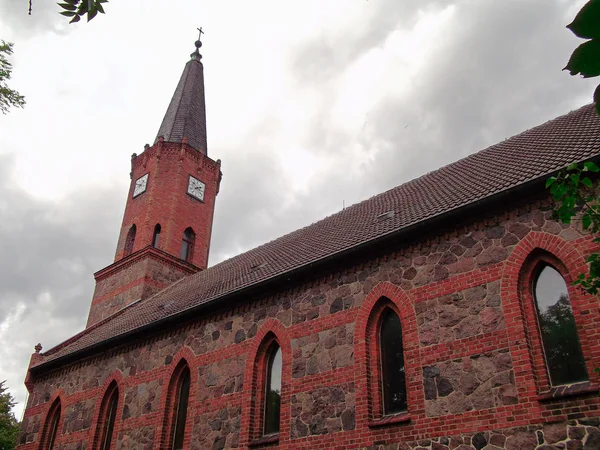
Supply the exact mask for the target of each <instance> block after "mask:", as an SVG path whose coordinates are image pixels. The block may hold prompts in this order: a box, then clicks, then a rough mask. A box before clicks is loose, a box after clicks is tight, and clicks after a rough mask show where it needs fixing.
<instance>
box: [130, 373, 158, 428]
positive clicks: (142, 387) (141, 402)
mask: <svg viewBox="0 0 600 450" xmlns="http://www.w3.org/2000/svg"><path fill="white" fill-rule="evenodd" d="M161 385H162V380H154V381H150V382H148V383H142V384H138V385H137V386H134V387H132V388H129V389H127V390H126V391H125V401H124V402H123V403H124V404H125V405H124V406H123V419H129V418H130V417H140V416H143V415H144V414H150V413H151V412H154V411H158V405H159V404H160V393H161Z"/></svg>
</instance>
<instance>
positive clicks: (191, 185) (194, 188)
mask: <svg viewBox="0 0 600 450" xmlns="http://www.w3.org/2000/svg"><path fill="white" fill-rule="evenodd" d="M187 193H188V194H190V195H191V196H192V197H194V198H197V199H198V200H200V201H202V202H203V201H204V183H203V182H202V181H200V180H198V179H197V178H194V177H193V176H191V175H190V180H189V182H188V188H187Z"/></svg>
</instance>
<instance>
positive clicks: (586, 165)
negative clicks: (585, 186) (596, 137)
mask: <svg viewBox="0 0 600 450" xmlns="http://www.w3.org/2000/svg"><path fill="white" fill-rule="evenodd" d="M583 167H584V169H587V170H589V171H590V172H600V167H598V166H597V165H596V163H594V162H593V161H588V162H586V163H584V164H583Z"/></svg>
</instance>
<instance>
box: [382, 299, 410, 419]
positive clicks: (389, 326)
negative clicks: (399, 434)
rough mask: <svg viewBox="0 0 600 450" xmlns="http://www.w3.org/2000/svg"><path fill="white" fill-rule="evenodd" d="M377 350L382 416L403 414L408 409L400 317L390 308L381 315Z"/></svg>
mask: <svg viewBox="0 0 600 450" xmlns="http://www.w3.org/2000/svg"><path fill="white" fill-rule="evenodd" d="M379 348H380V356H379V357H380V361H381V388H382V389H381V390H382V398H383V414H384V415H388V414H397V413H401V412H404V411H406V410H407V409H408V404H407V398H406V372H405V369H404V349H403V346H402V324H401V322H400V317H398V315H397V314H396V313H395V312H394V311H393V310H392V309H391V308H386V309H385V310H384V311H383V313H382V315H381V322H380V326H379Z"/></svg>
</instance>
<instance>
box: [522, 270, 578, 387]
mask: <svg viewBox="0 0 600 450" xmlns="http://www.w3.org/2000/svg"><path fill="white" fill-rule="evenodd" d="M535 273H536V275H535V277H534V280H533V286H532V288H533V298H534V299H535V311H536V315H537V322H538V327H539V330H540V336H541V340H542V348H543V349H544V356H545V358H546V369H547V371H548V376H549V377H550V383H551V384H552V385H553V386H559V385H563V384H571V383H576V382H578V381H586V380H588V373H587V368H586V365H585V359H584V357H583V352H582V350H581V343H580V342H579V334H578V333H577V326H576V324H575V317H574V316H573V310H572V308H571V301H570V299H569V293H568V290H567V283H566V282H565V279H564V278H563V276H562V275H561V274H560V272H559V271H558V270H556V269H555V268H554V267H552V266H551V265H549V264H542V265H541V266H540V267H539V268H538V270H537V271H536V272H535Z"/></svg>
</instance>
